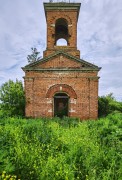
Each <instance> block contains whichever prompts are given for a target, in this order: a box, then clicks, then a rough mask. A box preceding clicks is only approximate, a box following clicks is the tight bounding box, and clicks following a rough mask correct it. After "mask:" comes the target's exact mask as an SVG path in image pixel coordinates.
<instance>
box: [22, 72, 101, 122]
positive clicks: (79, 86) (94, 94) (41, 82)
mask: <svg viewBox="0 0 122 180" xmlns="http://www.w3.org/2000/svg"><path fill="white" fill-rule="evenodd" d="M57 84H66V85H68V86H71V87H72V89H73V90H74V91H75V93H76V94H77V99H75V98H72V97H70V100H69V101H70V102H69V116H70V117H79V118H81V119H91V118H93V119H96V118H97V111H98V80H97V78H96V73H94V72H93V73H81V72H63V73H62V72H61V73H60V72H28V73H26V78H25V91H26V116H27V117H30V116H32V117H45V116H46V117H52V116H53V115H54V114H53V108H54V104H53V103H54V102H53V96H52V98H47V97H46V94H47V92H48V91H49V89H50V87H52V86H54V85H57Z"/></svg>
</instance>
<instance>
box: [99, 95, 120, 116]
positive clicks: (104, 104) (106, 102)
mask: <svg viewBox="0 0 122 180" xmlns="http://www.w3.org/2000/svg"><path fill="white" fill-rule="evenodd" d="M113 112H122V102H117V101H116V100H115V98H114V97H113V94H112V93H110V94H108V95H107V96H101V97H99V101H98V115H99V117H104V116H107V115H108V114H111V113H113Z"/></svg>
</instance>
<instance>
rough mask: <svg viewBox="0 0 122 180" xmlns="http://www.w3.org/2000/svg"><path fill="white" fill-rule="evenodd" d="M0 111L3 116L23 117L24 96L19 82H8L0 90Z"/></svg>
mask: <svg viewBox="0 0 122 180" xmlns="http://www.w3.org/2000/svg"><path fill="white" fill-rule="evenodd" d="M0 101H1V109H2V111H3V112H4V113H5V115H9V116H15V115H20V116H23V115H24V112H25V95H24V89H23V85H22V82H21V81H18V80H16V82H14V81H12V80H9V81H8V82H6V83H4V84H3V85H2V86H1V88H0Z"/></svg>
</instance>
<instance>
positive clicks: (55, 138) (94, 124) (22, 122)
mask: <svg viewBox="0 0 122 180" xmlns="http://www.w3.org/2000/svg"><path fill="white" fill-rule="evenodd" d="M0 147H1V148H0V179H1V180H5V179H11V180H14V179H21V180H77V179H79V180H121V179H122V114H120V113H118V114H113V115H109V116H107V117H106V118H103V119H99V120H97V121H95V120H91V121H82V122H79V121H78V120H77V119H70V118H64V119H62V120H60V119H58V118H55V119H36V120H35V119H34V120H33V119H21V118H2V119H1V120H0Z"/></svg>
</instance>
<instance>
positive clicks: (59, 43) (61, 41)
mask: <svg viewBox="0 0 122 180" xmlns="http://www.w3.org/2000/svg"><path fill="white" fill-rule="evenodd" d="M56 46H67V41H66V40H65V39H63V38H61V39H58V40H57V42H56Z"/></svg>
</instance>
